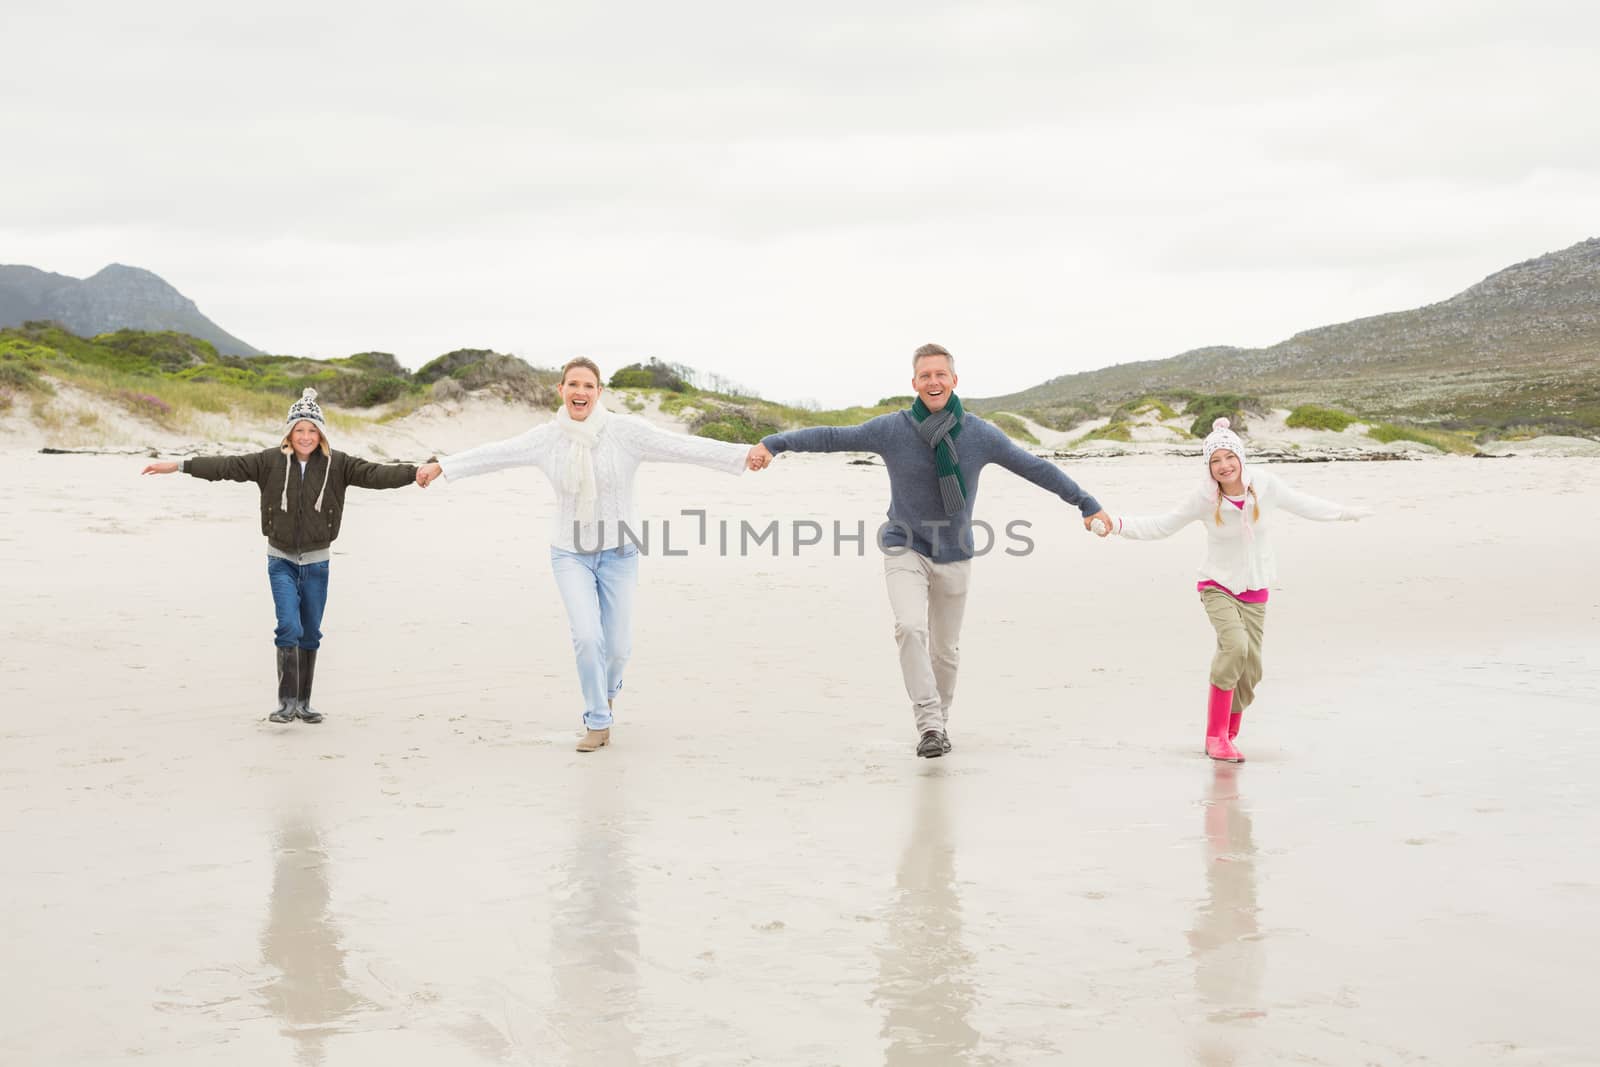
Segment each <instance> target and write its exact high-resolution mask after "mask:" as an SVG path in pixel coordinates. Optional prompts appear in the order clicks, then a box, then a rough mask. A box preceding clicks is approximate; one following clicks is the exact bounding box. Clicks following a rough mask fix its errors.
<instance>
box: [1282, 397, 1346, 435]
mask: <svg viewBox="0 0 1600 1067" xmlns="http://www.w3.org/2000/svg"><path fill="white" fill-rule="evenodd" d="M1355 421H1356V417H1355V416H1354V415H1351V414H1349V413H1348V412H1344V411H1340V410H1338V409H1337V408H1324V407H1318V406H1317V405H1316V404H1301V405H1300V406H1299V407H1297V408H1295V409H1294V410H1293V411H1291V412H1289V418H1288V419H1287V420H1286V423H1285V424H1286V425H1287V426H1288V427H1289V428H1290V429H1294V430H1332V431H1333V432H1334V433H1343V432H1344V431H1345V430H1347V429H1349V427H1350V424H1351V423H1352V422H1355Z"/></svg>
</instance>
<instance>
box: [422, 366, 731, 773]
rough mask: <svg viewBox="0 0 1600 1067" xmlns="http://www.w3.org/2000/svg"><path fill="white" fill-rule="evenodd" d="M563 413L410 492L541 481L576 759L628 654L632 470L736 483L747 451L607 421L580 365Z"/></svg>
mask: <svg viewBox="0 0 1600 1067" xmlns="http://www.w3.org/2000/svg"><path fill="white" fill-rule="evenodd" d="M559 391H560V393H561V401H562V404H561V410H560V411H559V412H557V414H556V418H555V421H553V422H548V423H545V424H544V425H542V426H537V427H535V428H534V429H532V430H529V431H528V432H527V433H525V434H522V435H521V436H518V437H513V438H510V439H509V440H506V441H496V442H494V443H493V444H487V445H480V446H478V447H477V448H473V449H469V450H467V451H466V452H462V453H460V454H459V455H454V456H446V457H444V458H443V459H441V460H439V461H437V462H432V463H425V464H423V465H422V466H421V467H420V468H418V470H417V484H418V485H421V486H422V487H424V488H426V487H427V486H428V483H429V482H431V481H433V480H434V479H435V478H437V477H439V476H440V475H441V474H442V475H444V476H445V477H446V478H448V479H450V480H451V481H459V480H460V479H462V478H471V477H473V476H475V475H479V474H487V473H488V472H490V471H497V470H504V469H505V468H507V467H519V466H531V467H538V468H539V469H540V470H542V471H544V473H545V476H546V477H548V478H549V479H550V484H551V485H552V486H553V487H554V488H555V491H556V498H557V503H558V507H557V508H556V514H555V526H554V529H553V530H552V531H551V536H550V566H551V569H552V570H554V572H555V578H556V587H557V588H558V589H559V590H560V591H561V599H562V601H563V602H564V603H565V604H566V607H567V621H568V623H569V624H570V625H571V628H572V647H573V651H574V652H575V653H576V655H577V661H578V685H579V688H580V689H581V690H582V692H583V725H584V728H585V732H584V735H583V740H581V741H579V742H578V751H579V752H594V751H596V750H598V749H601V748H604V747H605V746H606V745H608V744H610V743H611V724H612V714H611V712H612V703H613V702H614V701H615V700H616V696H617V693H618V691H619V690H621V688H622V672H623V669H624V668H625V667H626V666H627V665H628V656H629V655H630V653H631V652H632V650H633V594H634V590H635V588H637V586H638V582H639V549H638V546H637V545H635V544H634V543H632V541H631V539H629V538H627V537H626V536H625V534H624V527H626V528H627V529H628V530H631V531H635V532H637V531H638V530H639V529H640V524H639V520H638V516H637V514H636V512H635V509H634V502H633V479H634V474H635V473H636V472H637V471H638V469H639V464H640V463H643V462H646V461H656V462H660V463H694V464H697V465H699V466H702V467H709V468H711V469H712V470H720V471H726V472H727V473H729V474H740V473H742V472H743V471H744V469H745V464H746V459H747V458H748V456H749V448H748V446H746V445H736V444H727V443H724V442H721V441H711V440H708V439H706V438H702V437H690V436H687V435H685V434H678V433H669V432H668V431H666V430H660V429H657V428H656V427H654V426H652V425H651V424H650V423H648V422H646V421H645V420H644V419H640V418H636V417H633V416H629V415H618V414H615V413H612V412H609V411H607V410H606V408H605V404H604V403H603V402H602V400H601V393H602V392H603V391H604V390H603V389H602V388H601V386H600V368H599V367H598V366H596V365H595V363H594V362H593V361H592V360H589V359H584V358H581V357H580V358H578V359H574V360H571V361H570V362H568V363H567V365H566V366H564V367H562V368H561V385H560V388H559Z"/></svg>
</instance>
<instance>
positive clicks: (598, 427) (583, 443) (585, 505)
mask: <svg viewBox="0 0 1600 1067" xmlns="http://www.w3.org/2000/svg"><path fill="white" fill-rule="evenodd" d="M608 418H610V412H608V411H606V406H605V405H604V404H602V403H601V402H600V398H599V397H595V398H594V401H593V403H592V404H591V406H590V408H589V417H588V418H586V419H584V420H583V421H582V422H579V421H577V420H576V419H574V418H573V417H572V415H571V414H570V413H568V411H567V405H565V404H562V405H561V410H560V411H559V412H557V414H556V423H557V424H558V425H559V426H560V427H561V432H562V433H563V434H565V435H566V436H567V439H568V440H569V441H571V442H572V443H573V444H574V445H576V446H577V447H576V448H574V449H572V450H571V452H569V453H568V454H567V464H566V466H565V467H564V468H562V471H561V488H562V490H563V491H564V492H568V493H575V494H577V497H578V521H579V522H583V523H590V522H593V521H594V505H595V498H596V496H597V495H598V494H597V492H596V490H595V484H594V446H595V442H597V441H599V440H600V434H601V432H602V431H603V430H604V429H605V428H606V420H607V419H608Z"/></svg>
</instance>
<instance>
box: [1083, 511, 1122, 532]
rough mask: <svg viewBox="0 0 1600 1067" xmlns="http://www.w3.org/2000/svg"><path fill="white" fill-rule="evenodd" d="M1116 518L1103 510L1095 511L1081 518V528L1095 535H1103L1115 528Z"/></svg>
mask: <svg viewBox="0 0 1600 1067" xmlns="http://www.w3.org/2000/svg"><path fill="white" fill-rule="evenodd" d="M1116 526H1117V520H1116V519H1113V518H1112V517H1111V516H1110V515H1107V514H1106V513H1105V512H1104V511H1097V512H1095V513H1094V514H1093V515H1090V516H1089V517H1088V518H1086V519H1084V520H1083V528H1084V529H1085V530H1088V531H1089V532H1090V533H1092V534H1094V535H1095V536H1096V537H1105V536H1107V535H1109V534H1110V533H1111V531H1112V530H1114V529H1116Z"/></svg>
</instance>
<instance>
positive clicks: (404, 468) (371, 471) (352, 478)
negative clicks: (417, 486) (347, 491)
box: [344, 455, 417, 489]
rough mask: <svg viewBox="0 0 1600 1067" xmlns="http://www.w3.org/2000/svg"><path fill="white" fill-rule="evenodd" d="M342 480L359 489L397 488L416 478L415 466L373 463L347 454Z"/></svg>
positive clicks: (408, 483)
mask: <svg viewBox="0 0 1600 1067" xmlns="http://www.w3.org/2000/svg"><path fill="white" fill-rule="evenodd" d="M344 480H345V484H346V485H353V486H356V487H357V488H359V489H399V488H400V487H401V486H406V485H410V484H411V483H412V482H414V481H416V480H417V468H416V467H413V466H412V465H411V464H409V463H373V462H372V461H371V460H365V459H362V458H361V457H360V456H349V455H347V456H345V457H344Z"/></svg>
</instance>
